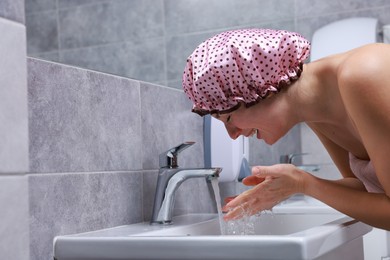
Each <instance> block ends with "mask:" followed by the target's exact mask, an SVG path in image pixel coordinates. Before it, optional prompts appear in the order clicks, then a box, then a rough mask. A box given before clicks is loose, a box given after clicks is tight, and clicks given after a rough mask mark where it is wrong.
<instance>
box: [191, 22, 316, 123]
mask: <svg viewBox="0 0 390 260" xmlns="http://www.w3.org/2000/svg"><path fill="white" fill-rule="evenodd" d="M309 52H310V43H309V41H307V40H306V39H305V38H303V37H302V36H301V35H299V34H298V33H293V32H288V31H283V30H270V29H243V30H234V31H227V32H223V33H220V34H218V35H216V36H214V37H212V38H210V39H208V40H206V41H204V42H203V43H201V44H200V45H199V46H198V47H197V48H196V49H195V50H194V52H193V53H192V54H191V55H190V56H189V57H188V59H187V65H186V67H185V70H184V73H183V88H184V92H185V93H186V95H187V96H188V97H189V99H190V100H191V101H192V102H193V104H194V105H193V110H192V111H193V112H195V113H198V114H199V115H201V116H203V115H206V114H213V113H228V112H231V111H233V110H235V109H237V108H238V106H239V103H240V102H244V103H245V104H246V106H250V105H253V104H256V103H257V102H259V101H260V100H261V99H264V98H265V97H267V96H268V95H269V94H270V93H272V92H273V93H277V92H279V91H280V90H281V89H282V88H283V87H284V86H287V85H289V84H291V83H292V82H294V81H295V80H297V79H298V78H299V76H300V75H301V72H302V64H303V61H304V60H305V59H306V58H307V57H308V56H309Z"/></svg>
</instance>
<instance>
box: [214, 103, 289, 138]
mask: <svg viewBox="0 0 390 260" xmlns="http://www.w3.org/2000/svg"><path fill="white" fill-rule="evenodd" d="M271 99H273V98H270V99H265V100H262V101H261V102H259V103H258V104H256V105H254V106H251V107H248V108H247V107H246V106H245V105H244V104H241V106H240V107H239V108H238V109H237V110H234V111H233V112H231V113H226V114H220V115H217V114H213V115H212V116H213V117H215V118H217V119H219V120H221V121H222V122H223V123H224V125H225V128H226V130H227V132H228V134H229V136H230V137H231V138H232V139H237V138H238V137H239V136H240V135H243V136H246V137H249V136H253V135H256V137H257V138H258V139H263V140H264V141H265V142H266V143H267V144H273V143H275V142H276V141H278V140H279V139H280V138H281V137H283V136H284V135H285V134H286V133H287V132H288V130H290V127H289V126H288V124H286V122H287V121H286V115H285V114H283V113H280V112H279V111H280V109H279V108H278V107H277V106H278V105H277V104H276V103H275V102H273V101H276V100H272V101H271Z"/></svg>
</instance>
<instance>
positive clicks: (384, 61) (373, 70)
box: [337, 43, 390, 88]
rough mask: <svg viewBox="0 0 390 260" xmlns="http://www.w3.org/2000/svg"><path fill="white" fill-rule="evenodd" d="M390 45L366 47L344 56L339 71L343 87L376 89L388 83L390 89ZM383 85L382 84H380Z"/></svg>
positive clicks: (339, 79)
mask: <svg viewBox="0 0 390 260" xmlns="http://www.w3.org/2000/svg"><path fill="white" fill-rule="evenodd" d="M389 67H390V44H383V43H375V44H369V45H365V46H363V47H360V48H357V49H354V50H352V51H350V52H347V53H345V54H344V59H343V61H342V62H341V63H340V66H339V68H338V71H337V76H338V81H339V83H341V86H344V87H348V86H352V87H355V88H356V87H359V86H364V87H365V88H367V87H375V86H378V82H384V81H386V82H387V86H389V87H390V84H389V83H390V75H389ZM380 85H382V84H380Z"/></svg>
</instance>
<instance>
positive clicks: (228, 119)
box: [226, 115, 232, 123]
mask: <svg viewBox="0 0 390 260" xmlns="http://www.w3.org/2000/svg"><path fill="white" fill-rule="evenodd" d="M230 121H232V116H231V115H229V116H228V117H227V118H226V122H227V123H230Z"/></svg>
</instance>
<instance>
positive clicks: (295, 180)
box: [223, 164, 307, 220]
mask: <svg viewBox="0 0 390 260" xmlns="http://www.w3.org/2000/svg"><path fill="white" fill-rule="evenodd" d="M304 174H307V173H306V172H304V171H302V170H300V169H298V168H297V167H295V166H294V165H292V164H276V165H273V166H255V167H253V168H252V175H251V176H249V177H247V178H245V179H244V180H243V181H242V182H243V183H244V184H245V185H247V186H254V187H253V188H252V189H250V190H247V191H245V192H243V193H241V194H240V195H239V196H237V197H236V198H234V199H233V200H231V201H230V202H229V203H227V204H226V206H225V207H224V208H223V211H226V212H228V213H227V214H226V215H225V217H224V219H225V220H233V219H238V218H241V217H243V216H244V215H254V214H256V213H257V212H260V211H263V210H266V209H272V207H273V206H275V205H276V204H278V203H279V202H281V201H283V200H285V199H287V198H288V197H290V196H291V195H293V194H295V193H303V187H304V185H303V178H302V177H303V175H304Z"/></svg>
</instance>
